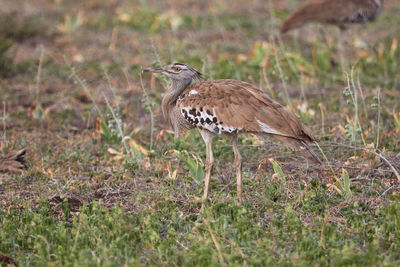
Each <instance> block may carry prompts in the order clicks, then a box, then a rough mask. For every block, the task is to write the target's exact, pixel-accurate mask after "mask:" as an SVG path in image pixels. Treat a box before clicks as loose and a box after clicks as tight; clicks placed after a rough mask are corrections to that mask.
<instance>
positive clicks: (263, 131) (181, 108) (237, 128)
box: [144, 63, 321, 201]
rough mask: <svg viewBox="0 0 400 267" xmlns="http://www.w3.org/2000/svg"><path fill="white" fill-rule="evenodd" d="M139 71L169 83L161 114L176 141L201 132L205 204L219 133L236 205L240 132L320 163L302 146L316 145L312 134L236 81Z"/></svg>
mask: <svg viewBox="0 0 400 267" xmlns="http://www.w3.org/2000/svg"><path fill="white" fill-rule="evenodd" d="M144 71H150V72H155V73H162V74H164V75H166V76H168V77H169V78H170V79H171V80H172V86H171V88H170V89H169V90H168V92H167V93H166V95H165V97H164V99H163V101H162V110H163V114H164V117H165V119H166V120H167V121H168V122H169V124H170V126H171V127H172V129H173V130H174V132H175V137H178V136H181V135H183V134H185V133H186V131H187V130H189V129H193V128H197V129H198V130H200V133H201V136H202V137H203V139H204V142H205V143H206V154H207V156H206V157H207V158H206V175H205V187H204V199H206V198H207V197H208V191H209V185H210V179H211V170H212V167H213V161H214V158H213V152H212V140H213V138H214V137H215V136H216V135H222V134H223V135H225V136H227V137H228V138H229V139H230V140H231V142H232V145H233V152H234V156H235V160H234V161H235V169H236V184H237V197H238V199H239V201H241V200H242V159H241V155H240V152H239V148H238V134H239V133H254V134H259V135H267V136H270V137H273V138H275V139H277V140H279V141H282V142H283V143H285V144H286V145H287V146H289V147H290V148H292V149H293V150H295V151H297V152H299V153H301V155H303V156H304V157H305V158H307V159H310V160H312V161H314V162H317V163H321V161H320V160H319V159H318V156H317V155H316V154H315V153H314V152H313V150H312V149H311V147H310V146H309V145H308V144H307V142H313V141H315V140H316V138H315V137H314V136H313V135H312V133H311V131H310V130H309V129H308V128H307V127H306V126H304V125H303V124H302V123H301V122H300V120H299V119H298V118H297V117H296V116H295V115H294V114H293V113H291V112H290V111H289V110H288V109H286V108H285V107H283V106H282V105H280V104H279V103H277V102H275V101H274V100H272V99H271V98H269V97H268V96H267V95H266V94H265V93H264V92H262V91H261V90H259V89H258V88H256V87H255V86H253V85H251V84H249V83H246V82H242V81H237V80H214V81H201V78H202V77H201V74H200V73H199V72H198V71H196V70H194V69H193V68H191V67H189V66H187V65H185V64H182V63H174V64H171V65H167V66H164V67H161V68H146V69H144ZM193 82H194V83H193Z"/></svg>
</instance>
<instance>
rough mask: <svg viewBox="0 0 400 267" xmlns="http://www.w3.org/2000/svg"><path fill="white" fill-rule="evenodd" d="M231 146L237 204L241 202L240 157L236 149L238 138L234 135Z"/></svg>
mask: <svg viewBox="0 0 400 267" xmlns="http://www.w3.org/2000/svg"><path fill="white" fill-rule="evenodd" d="M231 140H232V145H233V153H234V154H235V162H234V164H235V169H236V190H237V197H238V199H239V202H242V156H241V155H240V151H239V147H238V137H237V135H234V136H232V137H231Z"/></svg>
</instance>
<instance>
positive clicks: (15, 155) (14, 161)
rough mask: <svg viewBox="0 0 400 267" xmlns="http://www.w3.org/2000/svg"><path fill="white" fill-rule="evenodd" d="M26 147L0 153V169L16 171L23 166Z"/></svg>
mask: <svg viewBox="0 0 400 267" xmlns="http://www.w3.org/2000/svg"><path fill="white" fill-rule="evenodd" d="M25 153H26V149H25V148H24V149H21V150H18V151H13V152H10V153H8V154H6V155H0V171H10V172H18V171H21V169H23V168H25Z"/></svg>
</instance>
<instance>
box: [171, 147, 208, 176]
mask: <svg viewBox="0 0 400 267" xmlns="http://www.w3.org/2000/svg"><path fill="white" fill-rule="evenodd" d="M176 156H177V157H178V158H179V159H180V160H182V161H183V163H185V166H186V167H187V168H188V169H189V171H190V174H191V175H192V177H193V178H194V179H195V181H197V183H201V182H202V180H203V178H204V175H205V173H204V168H203V165H202V164H201V162H200V160H199V159H198V158H197V157H195V156H194V155H190V154H189V153H188V152H186V151H184V152H178V151H176Z"/></svg>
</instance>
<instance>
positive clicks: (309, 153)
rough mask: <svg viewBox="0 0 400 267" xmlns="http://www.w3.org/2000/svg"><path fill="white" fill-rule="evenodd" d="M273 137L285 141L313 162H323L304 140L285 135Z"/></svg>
mask: <svg viewBox="0 0 400 267" xmlns="http://www.w3.org/2000/svg"><path fill="white" fill-rule="evenodd" d="M274 137H275V138H276V139H278V140H280V141H282V142H283V143H285V144H286V145H287V146H288V147H290V148H291V149H292V150H294V151H295V152H297V153H299V154H300V155H302V156H303V157H304V158H306V159H308V160H311V161H312V162H314V163H318V164H323V163H322V161H321V160H320V159H319V157H318V156H317V154H316V153H315V152H314V151H313V149H312V148H311V147H310V146H309V145H308V144H307V143H306V142H305V141H303V140H298V139H294V138H291V137H285V136H277V135H275V136H274Z"/></svg>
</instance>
